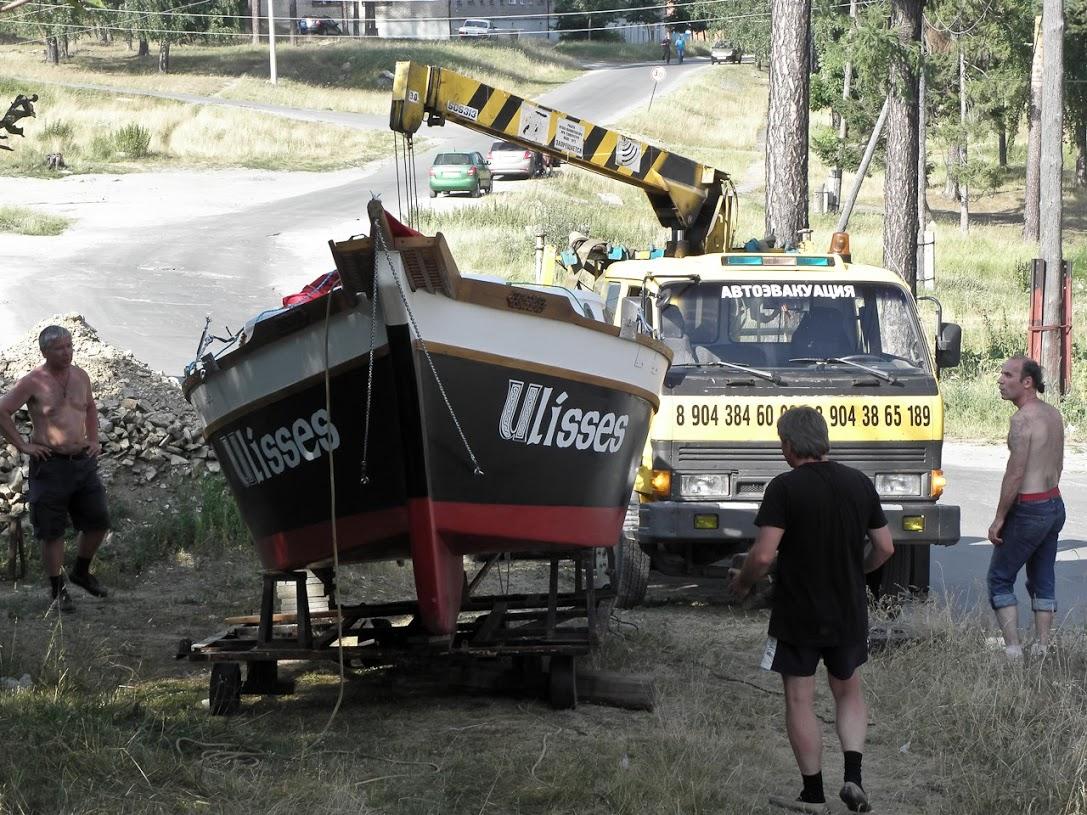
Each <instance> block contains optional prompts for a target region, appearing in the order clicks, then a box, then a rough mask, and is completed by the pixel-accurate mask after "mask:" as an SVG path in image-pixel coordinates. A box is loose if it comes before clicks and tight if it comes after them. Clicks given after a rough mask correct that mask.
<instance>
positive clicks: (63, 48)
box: [60, 34, 71, 59]
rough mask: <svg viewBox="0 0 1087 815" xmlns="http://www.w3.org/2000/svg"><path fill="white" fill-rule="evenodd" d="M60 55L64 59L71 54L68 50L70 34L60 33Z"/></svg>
mask: <svg viewBox="0 0 1087 815" xmlns="http://www.w3.org/2000/svg"><path fill="white" fill-rule="evenodd" d="M60 56H61V58H62V59H68V57H70V56H71V52H69V50H68V35H67V34H61V35H60Z"/></svg>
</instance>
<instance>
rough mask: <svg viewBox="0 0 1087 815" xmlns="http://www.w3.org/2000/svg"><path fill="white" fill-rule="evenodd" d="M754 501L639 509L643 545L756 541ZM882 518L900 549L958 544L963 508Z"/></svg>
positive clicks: (935, 507) (896, 510) (901, 509)
mask: <svg viewBox="0 0 1087 815" xmlns="http://www.w3.org/2000/svg"><path fill="white" fill-rule="evenodd" d="M758 510H759V505H758V504H757V503H756V502H754V501H720V502H705V503H696V502H691V501H652V502H649V503H645V504H641V505H640V506H639V507H638V542H639V543H673V542H679V541H684V542H687V541H689V542H692V543H699V542H704V543H720V542H724V541H737V540H754V538H755V536H756V535H757V534H758V527H756V526H755V515H756V513H757V512H758ZM883 513H884V514H885V515H886V516H887V525H888V527H890V530H891V536H892V537H893V538H894V542H895V543H896V544H906V543H913V544H926V543H927V544H936V545H937V546H951V545H953V544H956V543H958V542H959V508H958V507H957V506H951V505H948V504H930V503H923V504H922V503H918V504H901V503H891V502H885V503H884V504H883Z"/></svg>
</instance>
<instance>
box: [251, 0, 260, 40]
mask: <svg viewBox="0 0 1087 815" xmlns="http://www.w3.org/2000/svg"><path fill="white" fill-rule="evenodd" d="M249 24H250V28H251V30H252V33H253V40H252V42H253V45H260V0H249Z"/></svg>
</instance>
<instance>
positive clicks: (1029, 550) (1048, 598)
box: [988, 497, 1064, 611]
mask: <svg viewBox="0 0 1087 815" xmlns="http://www.w3.org/2000/svg"><path fill="white" fill-rule="evenodd" d="M1063 526H1064V501H1063V500H1062V499H1061V498H1059V497H1058V498H1049V499H1047V500H1045V501H1030V502H1027V503H1018V504H1015V505H1014V506H1013V507H1012V508H1011V511H1010V512H1009V513H1008V517H1007V518H1005V519H1004V527H1003V529H1002V530H1001V537H1002V538H1003V540H1004V542H1003V543H1001V544H1000V545H998V546H994V547H993V558H992V560H991V561H989V576H988V582H989V602H990V603H991V605H992V607H993V609H994V610H996V609H998V608H1005V607H1007V606H1014V605H1015V604H1016V600H1015V577H1016V575H1018V574H1019V570H1020V569H1022V568H1023V566H1024V565H1026V567H1027V594H1029V595H1030V602H1031V608H1032V609H1034V610H1035V611H1056V610H1057V594H1056V588H1057V586H1056V583H1057V578H1056V574H1055V570H1054V566H1055V564H1056V562H1057V535H1059V534H1060V531H1061V528H1062V527H1063Z"/></svg>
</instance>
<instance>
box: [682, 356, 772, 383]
mask: <svg viewBox="0 0 1087 815" xmlns="http://www.w3.org/2000/svg"><path fill="white" fill-rule="evenodd" d="M673 367H675V368H680V367H682V368H731V369H732V370H734V371H743V372H744V373H748V374H754V375H755V376H757V377H759V378H760V379H765V380H766V381H767V382H773V383H774V384H775V385H780V384H781V377H779V376H778V375H777V374H775V373H772V372H770V371H762V370H759V369H758V368H752V367H750V366H748V365H741V364H740V363H738V362H724V361H722V360H716V361H714V362H689V363H686V364H684V365H675V366H673Z"/></svg>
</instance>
